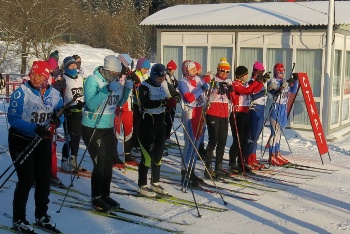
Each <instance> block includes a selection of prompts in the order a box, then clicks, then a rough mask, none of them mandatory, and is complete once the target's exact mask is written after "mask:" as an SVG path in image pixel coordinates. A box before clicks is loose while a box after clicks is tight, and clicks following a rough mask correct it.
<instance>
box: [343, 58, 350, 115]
mask: <svg viewBox="0 0 350 234" xmlns="http://www.w3.org/2000/svg"><path fill="white" fill-rule="evenodd" d="M344 64H345V75H344V85H343V103H342V120H343V121H345V120H348V119H349V113H350V110H349V102H350V51H346V53H345V62H344Z"/></svg>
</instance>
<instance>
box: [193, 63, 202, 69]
mask: <svg viewBox="0 0 350 234" xmlns="http://www.w3.org/2000/svg"><path fill="white" fill-rule="evenodd" d="M194 64H195V65H196V69H197V71H198V70H200V69H202V66H201V65H200V63H197V62H194Z"/></svg>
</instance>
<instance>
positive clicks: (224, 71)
mask: <svg viewBox="0 0 350 234" xmlns="http://www.w3.org/2000/svg"><path fill="white" fill-rule="evenodd" d="M220 72H223V73H227V74H228V73H230V71H226V70H220Z"/></svg>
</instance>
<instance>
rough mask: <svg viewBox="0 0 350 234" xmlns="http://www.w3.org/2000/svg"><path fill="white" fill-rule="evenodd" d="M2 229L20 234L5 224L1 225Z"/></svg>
mask: <svg viewBox="0 0 350 234" xmlns="http://www.w3.org/2000/svg"><path fill="white" fill-rule="evenodd" d="M0 229H1V230H4V231H8V232H12V233H20V231H17V230H15V229H14V228H13V227H9V226H6V225H3V224H0ZM32 233H34V234H36V232H32Z"/></svg>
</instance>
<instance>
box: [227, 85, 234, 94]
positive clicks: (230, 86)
mask: <svg viewBox="0 0 350 234" xmlns="http://www.w3.org/2000/svg"><path fill="white" fill-rule="evenodd" d="M227 91H228V92H229V93H231V92H233V86H232V85H229V86H227Z"/></svg>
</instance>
